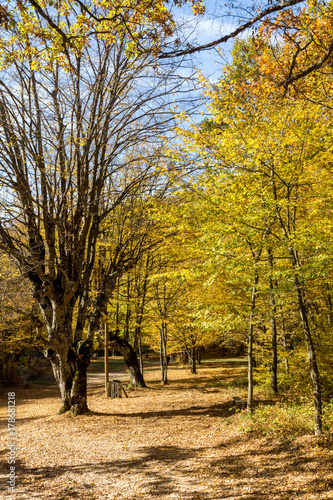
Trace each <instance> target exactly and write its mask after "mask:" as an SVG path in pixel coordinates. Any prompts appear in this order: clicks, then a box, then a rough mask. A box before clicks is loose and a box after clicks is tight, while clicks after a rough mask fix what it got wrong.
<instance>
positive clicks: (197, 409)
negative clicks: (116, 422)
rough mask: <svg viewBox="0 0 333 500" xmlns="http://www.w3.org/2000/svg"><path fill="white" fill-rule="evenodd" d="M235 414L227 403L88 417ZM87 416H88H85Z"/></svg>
mask: <svg viewBox="0 0 333 500" xmlns="http://www.w3.org/2000/svg"><path fill="white" fill-rule="evenodd" d="M234 413H236V407H235V406H234V405H233V403H232V402H231V401H230V402H228V403H221V404H215V405H208V406H200V405H193V406H189V407H186V408H172V407H171V408H168V409H166V410H157V411H143V412H131V413H118V412H115V413H104V412H97V411H91V412H89V415H96V416H101V417H110V416H116V417H122V418H125V419H127V418H129V419H131V418H133V417H134V418H142V419H149V418H155V417H160V418H161V417H162V418H173V417H178V416H185V417H189V418H190V417H193V416H196V415H198V416H207V417H230V416H231V415H233V414H234ZM87 415H88V414H87Z"/></svg>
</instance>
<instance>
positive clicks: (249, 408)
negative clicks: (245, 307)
mask: <svg viewBox="0 0 333 500" xmlns="http://www.w3.org/2000/svg"><path fill="white" fill-rule="evenodd" d="M258 281H259V276H258V274H257V273H255V275H254V282H253V287H252V297H251V312H250V321H249V323H250V324H249V335H248V392H247V411H248V412H249V413H250V412H251V411H252V407H253V326H254V325H253V318H254V310H255V305H256V294H257V285H258Z"/></svg>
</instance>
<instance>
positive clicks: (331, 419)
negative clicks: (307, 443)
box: [239, 399, 333, 440]
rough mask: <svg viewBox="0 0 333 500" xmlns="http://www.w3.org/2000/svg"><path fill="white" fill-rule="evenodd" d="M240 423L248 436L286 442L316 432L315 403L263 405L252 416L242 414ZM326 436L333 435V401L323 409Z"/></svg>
mask: <svg viewBox="0 0 333 500" xmlns="http://www.w3.org/2000/svg"><path fill="white" fill-rule="evenodd" d="M239 419H240V425H241V429H242V430H243V431H244V432H256V433H258V434H259V435H263V436H271V437H277V438H281V439H285V440H293V439H294V438H296V437H298V436H301V435H304V434H313V432H314V407H313V403H312V402H311V401H308V402H304V403H301V404H297V403H290V402H277V403H275V404H274V405H260V406H259V407H258V408H256V409H255V410H254V411H253V412H252V413H251V414H248V413H245V412H244V413H240V415H239ZM323 432H324V433H326V434H332V433H333V399H331V400H330V401H329V402H328V403H325V404H324V406H323Z"/></svg>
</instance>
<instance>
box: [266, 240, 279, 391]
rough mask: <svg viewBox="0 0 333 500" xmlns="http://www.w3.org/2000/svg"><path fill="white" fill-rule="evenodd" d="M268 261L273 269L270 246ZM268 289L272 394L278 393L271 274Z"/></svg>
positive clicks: (275, 332) (274, 309)
mask: <svg viewBox="0 0 333 500" xmlns="http://www.w3.org/2000/svg"><path fill="white" fill-rule="evenodd" d="M267 255H268V262H269V266H270V269H271V273H272V271H273V253H272V249H271V248H267ZM269 291H270V302H271V330H272V366H271V391H272V393H273V394H277V393H278V384H277V367H278V356H277V328H276V302H275V293H274V282H273V277H272V275H271V276H270V277H269Z"/></svg>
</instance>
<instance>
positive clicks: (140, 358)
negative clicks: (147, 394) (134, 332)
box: [138, 331, 143, 375]
mask: <svg viewBox="0 0 333 500" xmlns="http://www.w3.org/2000/svg"><path fill="white" fill-rule="evenodd" d="M138 350H139V363H140V371H141V373H142V375H143V357H142V345H141V331H140V333H139V346H138Z"/></svg>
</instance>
